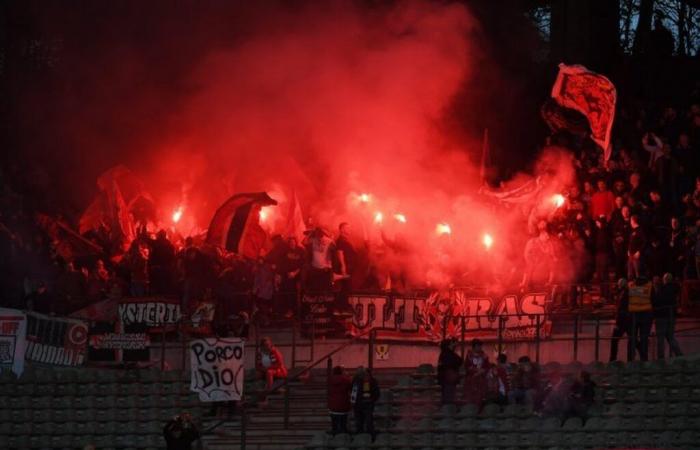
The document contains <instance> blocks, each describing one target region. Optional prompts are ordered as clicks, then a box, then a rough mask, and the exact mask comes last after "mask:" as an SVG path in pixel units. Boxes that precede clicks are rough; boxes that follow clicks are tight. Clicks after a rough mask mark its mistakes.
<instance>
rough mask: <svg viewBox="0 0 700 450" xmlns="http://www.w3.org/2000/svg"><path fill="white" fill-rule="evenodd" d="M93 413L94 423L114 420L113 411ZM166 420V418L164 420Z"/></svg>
mask: <svg viewBox="0 0 700 450" xmlns="http://www.w3.org/2000/svg"><path fill="white" fill-rule="evenodd" d="M93 411H95V421H97V422H112V421H114V420H115V413H114V410H113V409H95V410H93ZM173 415H174V414H173ZM172 417H173V416H170V418H172ZM167 419H168V418H166V419H164V420H167Z"/></svg>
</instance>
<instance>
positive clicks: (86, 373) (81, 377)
mask: <svg viewBox="0 0 700 450" xmlns="http://www.w3.org/2000/svg"><path fill="white" fill-rule="evenodd" d="M76 382H77V383H80V384H88V383H95V382H97V374H96V373H95V370H93V369H87V368H84V367H83V368H81V369H80V370H78V373H77V374H76Z"/></svg>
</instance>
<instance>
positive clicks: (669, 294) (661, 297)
mask: <svg viewBox="0 0 700 450" xmlns="http://www.w3.org/2000/svg"><path fill="white" fill-rule="evenodd" d="M677 299H678V285H676V284H675V283H674V282H673V276H672V275H671V274H670V273H667V274H665V275H664V277H663V284H662V285H660V286H659V287H658V288H656V289H655V290H654V292H653V294H652V296H651V303H652V305H653V308H654V321H655V322H656V350H657V352H656V354H657V357H658V358H659V359H664V358H665V357H666V348H665V347H666V342H665V341H668V345H669V347H670V354H671V356H681V355H682V354H683V352H682V351H681V347H680V345H678V341H677V340H676V337H675V336H674V331H675V328H676V307H677Z"/></svg>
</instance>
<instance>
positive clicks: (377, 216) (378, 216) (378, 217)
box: [374, 211, 384, 223]
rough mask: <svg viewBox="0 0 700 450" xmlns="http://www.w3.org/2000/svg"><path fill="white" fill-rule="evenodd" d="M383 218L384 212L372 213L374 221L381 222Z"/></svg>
mask: <svg viewBox="0 0 700 450" xmlns="http://www.w3.org/2000/svg"><path fill="white" fill-rule="evenodd" d="M383 220H384V214H382V213H381V211H377V212H376V213H374V223H382V221H383Z"/></svg>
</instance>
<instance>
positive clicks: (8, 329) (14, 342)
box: [0, 308, 27, 377]
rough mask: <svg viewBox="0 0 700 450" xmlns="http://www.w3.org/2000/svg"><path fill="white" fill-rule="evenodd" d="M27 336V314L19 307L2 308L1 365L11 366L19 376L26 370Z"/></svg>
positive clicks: (0, 319)
mask: <svg viewBox="0 0 700 450" xmlns="http://www.w3.org/2000/svg"><path fill="white" fill-rule="evenodd" d="M26 336H27V316H26V315H25V314H24V313H23V312H22V311H19V310H17V309H7V308H0V366H5V367H11V368H12V371H13V372H14V373H15V375H17V376H18V377H19V376H20V375H22V372H24V354H25V352H26V350H27V339H26Z"/></svg>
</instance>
